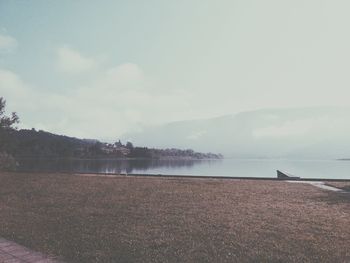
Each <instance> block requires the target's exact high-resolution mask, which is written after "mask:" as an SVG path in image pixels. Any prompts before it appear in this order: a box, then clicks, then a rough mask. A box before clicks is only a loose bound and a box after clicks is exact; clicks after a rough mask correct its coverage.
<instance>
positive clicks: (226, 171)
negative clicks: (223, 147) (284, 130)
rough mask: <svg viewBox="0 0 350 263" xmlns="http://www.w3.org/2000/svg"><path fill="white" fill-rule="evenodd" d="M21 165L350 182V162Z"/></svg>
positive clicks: (27, 165)
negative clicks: (278, 172)
mask: <svg viewBox="0 0 350 263" xmlns="http://www.w3.org/2000/svg"><path fill="white" fill-rule="evenodd" d="M19 164H20V165H19V167H18V170H20V171H46V172H79V173H116V174H119V173H123V174H124V173H129V174H131V173H133V174H163V175H202V176H238V177H276V170H277V169H279V170H282V171H286V172H289V173H291V174H294V175H297V176H300V177H302V178H334V179H350V161H336V160H283V159H278V160H272V159H222V160H151V159H129V160H121V159H115V160H110V159H109V160H66V159H54V160H48V159H39V160H38V159H35V160H33V159H22V160H20V161H19Z"/></svg>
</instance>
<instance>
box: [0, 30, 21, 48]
mask: <svg viewBox="0 0 350 263" xmlns="http://www.w3.org/2000/svg"><path fill="white" fill-rule="evenodd" d="M17 46H18V42H17V40H16V39H15V38H13V37H11V36H9V35H1V34H0V52H10V51H13V50H14V49H16V47H17Z"/></svg>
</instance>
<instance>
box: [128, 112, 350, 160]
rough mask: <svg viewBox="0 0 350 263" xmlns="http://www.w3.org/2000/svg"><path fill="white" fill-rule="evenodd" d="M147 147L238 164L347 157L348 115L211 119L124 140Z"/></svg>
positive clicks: (287, 114)
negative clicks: (205, 155) (201, 154)
mask: <svg viewBox="0 0 350 263" xmlns="http://www.w3.org/2000/svg"><path fill="white" fill-rule="evenodd" d="M122 138H123V139H125V140H131V141H133V142H135V143H137V144H141V145H148V146H151V147H161V148H163V147H179V148H183V147H190V148H192V149H195V150H197V151H204V152H208V151H211V152H221V153H223V154H224V155H225V156H226V157H240V158H245V157H247V158H276V157H277V158H284V157H288V158H343V157H349V156H350V110H349V109H347V108H334V107H313V108H295V109H263V110H256V111H249V112H241V113H238V114H234V115H226V116H221V117H217V118H211V119H202V120H188V121H179V122H172V123H168V124H165V125H160V126H154V127H148V128H144V129H143V130H142V131H140V132H137V133H129V134H125V135H124V136H123V137H122Z"/></svg>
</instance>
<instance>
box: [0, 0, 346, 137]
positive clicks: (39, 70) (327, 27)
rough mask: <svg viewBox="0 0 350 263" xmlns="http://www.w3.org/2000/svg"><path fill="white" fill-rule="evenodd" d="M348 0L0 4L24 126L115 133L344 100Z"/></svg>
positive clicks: (9, 86)
mask: <svg viewBox="0 0 350 263" xmlns="http://www.w3.org/2000/svg"><path fill="white" fill-rule="evenodd" d="M349 9H350V2H349V1H345V0H344V1H342V0H329V1H322V0H306V1H305V0H295V1H283V0H266V1H259V0H244V1H243V0H241V1H235V0H227V1H226V0H217V1H214V0H178V1H162V0H147V1H142V0H139V1H136V0H135V1H134V0H130V1H107V0H103V1H65V0H62V1H43V0H42V1H40V0H38V1H16V0H14V1H5V0H0V96H3V97H4V98H5V99H6V100H7V106H8V110H9V111H16V112H17V113H18V115H19V116H20V119H21V124H20V127H21V128H32V127H34V128H36V129H42V130H46V131H50V132H54V133H58V134H66V135H71V136H76V137H81V138H96V139H101V140H111V141H113V140H115V139H117V138H119V137H120V136H122V135H123V134H125V133H128V132H134V131H138V130H140V129H142V127H144V126H149V125H155V124H161V123H166V122H171V121H179V120H190V119H197V118H211V117H215V116H220V115H226V114H232V113H237V112H242V111H248V110H256V109H264V108H288V107H296V108H298V107H312V106H348V104H349V97H350V89H349V87H350V75H349V70H350V49H349V46H350V34H349V33H348V30H349V25H350V16H349V15H348V10H349Z"/></svg>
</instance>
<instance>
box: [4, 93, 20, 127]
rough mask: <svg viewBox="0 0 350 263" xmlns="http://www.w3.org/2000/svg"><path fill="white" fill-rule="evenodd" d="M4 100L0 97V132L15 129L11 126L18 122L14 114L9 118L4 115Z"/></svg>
mask: <svg viewBox="0 0 350 263" xmlns="http://www.w3.org/2000/svg"><path fill="white" fill-rule="evenodd" d="M5 107H6V100H5V99H4V98H3V97H0V130H1V131H9V130H13V129H16V128H15V127H14V126H13V125H14V124H16V123H18V122H19V118H18V116H17V113H16V112H12V113H11V116H6V115H5Z"/></svg>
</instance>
